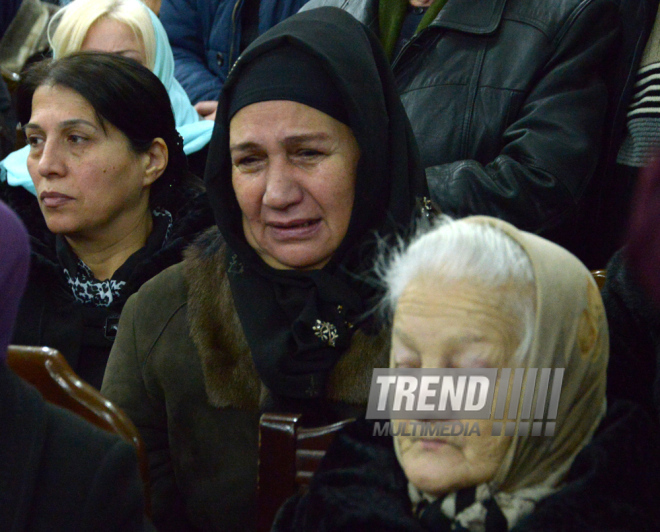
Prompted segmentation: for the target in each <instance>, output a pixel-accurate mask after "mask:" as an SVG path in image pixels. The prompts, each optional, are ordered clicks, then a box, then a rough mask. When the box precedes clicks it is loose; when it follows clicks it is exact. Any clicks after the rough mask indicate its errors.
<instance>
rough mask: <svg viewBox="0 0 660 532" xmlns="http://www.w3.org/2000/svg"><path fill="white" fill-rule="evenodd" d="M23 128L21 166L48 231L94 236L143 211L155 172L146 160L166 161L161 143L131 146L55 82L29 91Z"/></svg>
mask: <svg viewBox="0 0 660 532" xmlns="http://www.w3.org/2000/svg"><path fill="white" fill-rule="evenodd" d="M25 133H26V136H27V142H28V145H29V146H30V153H29V155H28V161H27V164H28V170H29V172H30V176H31V177H32V181H33V182H34V186H35V188H36V191H37V199H38V200H39V206H40V207H41V211H42V213H43V215H44V217H45V219H46V224H47V225H48V228H49V229H50V230H51V231H52V232H53V233H61V234H64V235H68V236H73V235H79V236H82V237H86V238H96V237H100V236H103V235H105V234H110V233H112V232H113V231H114V230H115V229H116V228H118V227H120V226H123V227H124V229H126V228H130V226H131V224H133V225H135V223H136V221H138V220H140V219H141V217H144V216H145V212H146V209H147V208H148V199H149V186H150V185H151V183H152V182H153V181H155V180H156V179H157V178H158V177H159V176H160V173H162V168H160V167H159V168H157V169H154V165H155V164H156V163H158V164H160V166H161V167H164V166H163V164H164V165H166V164H167V151H166V150H165V151H164V152H162V150H156V148H155V147H154V148H152V150H150V151H148V152H147V153H144V154H138V153H135V152H134V151H133V149H132V148H131V146H130V143H129V140H128V138H127V137H126V136H125V135H124V134H123V133H122V132H121V131H120V130H119V129H117V128H116V127H115V126H113V125H112V124H110V123H108V122H105V123H104V124H101V123H100V122H99V119H98V117H97V114H96V112H95V110H94V108H93V107H92V106H91V105H90V103H89V102H88V101H87V100H86V99H85V98H83V97H82V96H81V95H80V94H78V93H77V92H75V91H73V90H71V89H68V88H66V87H62V86H58V85H55V86H49V85H43V86H41V87H39V88H38V89H37V90H36V91H35V93H34V96H33V98H32V115H31V117H30V122H29V123H28V124H27V125H26V126H25ZM157 140H159V141H160V139H157ZM154 142H156V141H154ZM161 142H162V141H161ZM163 144H164V143H163ZM154 150H156V151H154ZM161 152H162V153H161ZM162 157H164V159H163V160H159V158H162Z"/></svg>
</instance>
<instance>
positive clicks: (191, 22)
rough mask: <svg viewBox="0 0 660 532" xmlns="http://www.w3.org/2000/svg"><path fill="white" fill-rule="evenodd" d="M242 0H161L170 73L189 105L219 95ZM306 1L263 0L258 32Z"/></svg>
mask: <svg viewBox="0 0 660 532" xmlns="http://www.w3.org/2000/svg"><path fill="white" fill-rule="evenodd" d="M245 1H246V0H163V3H162V6H161V10H160V19H161V21H162V22H163V26H165V30H167V35H168V37H169V39H170V44H171V45H172V51H173V52H174V62H175V68H174V76H175V77H176V79H177V80H178V81H179V83H181V85H182V86H183V88H184V90H185V91H186V92H187V93H188V96H189V97H190V100H191V101H192V103H193V104H194V103H197V102H199V101H202V100H217V99H218V95H219V94H220V89H221V88H222V84H223V83H224V81H225V79H226V78H227V74H228V73H229V69H230V68H231V65H233V64H234V61H236V59H237V58H238V56H239V54H240V49H239V48H240V41H241V22H240V21H241V10H242V8H243V5H244V4H245ZM251 1H254V0H251ZM306 2H307V0H262V1H261V4H260V6H259V35H261V34H262V33H263V32H265V31H266V30H267V29H269V28H270V27H272V26H274V25H275V24H277V23H278V22H280V21H282V20H284V19H285V18H287V17H289V16H291V15H293V14H294V13H296V12H297V11H298V10H299V9H300V8H301V7H302V6H303V5H304V4H305V3H306Z"/></svg>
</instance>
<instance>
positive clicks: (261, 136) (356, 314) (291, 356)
mask: <svg viewBox="0 0 660 532" xmlns="http://www.w3.org/2000/svg"><path fill="white" fill-rule="evenodd" d="M206 178H207V188H208V193H209V196H210V198H211V203H212V206H213V208H214V210H215V216H216V221H217V225H218V229H214V230H212V231H210V232H208V233H207V234H205V235H204V236H203V237H202V238H200V239H199V241H198V242H196V243H195V244H194V245H193V246H191V248H189V250H188V251H187V253H186V255H187V256H186V260H185V261H184V262H183V263H182V264H181V265H177V266H175V267H173V268H170V269H169V270H167V271H165V272H163V273H162V274H161V275H159V276H157V277H156V278H155V279H153V281H152V282H149V283H147V284H146V285H145V286H144V287H142V289H141V290H140V291H139V292H138V293H137V294H136V295H135V296H134V297H132V298H131V299H130V300H129V302H128V304H127V307H126V308H125V310H124V313H123V314H122V319H121V323H120V326H119V334H118V337H117V342H116V343H115V346H114V348H113V351H112V353H111V357H110V361H109V364H108V370H107V372H106V375H105V378H104V381H103V387H102V392H103V393H104V394H105V395H107V396H108V397H109V398H111V399H112V400H113V401H115V402H116V403H117V404H118V405H119V406H121V408H122V409H123V410H124V411H125V412H126V413H127V414H128V415H129V416H130V417H131V419H132V420H133V422H134V423H135V424H136V426H137V427H138V429H139V430H140V431H141V433H142V437H143V439H144V441H145V444H146V447H147V451H148V453H149V455H150V464H151V481H152V491H153V497H154V501H153V503H154V504H153V507H154V520H155V522H156V523H157V526H159V527H161V528H162V529H166V530H167V529H172V530H186V529H188V528H191V527H194V528H196V529H201V530H223V531H226V530H241V531H242V530H247V529H249V528H250V527H251V524H252V523H253V518H254V507H253V499H254V491H255V484H256V472H257V424H258V419H259V415H260V413H261V412H262V411H264V410H280V411H297V412H302V413H303V414H304V416H305V418H306V419H307V420H308V421H314V422H316V421H319V422H329V421H331V420H333V419H336V418H338V417H345V416H349V415H353V414H355V413H356V412H360V411H363V410H364V406H365V405H366V402H367V398H368V391H369V381H370V377H371V370H372V368H373V367H378V366H383V365H384V364H386V361H387V338H388V336H389V334H388V333H387V331H383V330H382V329H380V328H379V327H378V325H377V324H376V323H375V322H374V321H373V319H372V318H371V317H370V316H369V314H368V310H369V309H370V308H371V306H372V304H373V301H374V300H375V298H376V296H377V287H376V284H374V282H373V280H371V279H370V278H369V275H368V274H369V272H370V271H371V269H372V266H373V259H374V256H375V249H376V247H377V245H376V233H377V232H378V233H380V234H381V236H382V237H383V238H388V237H391V236H393V235H394V234H395V233H396V232H397V231H399V230H405V228H406V227H407V226H408V224H409V223H410V220H411V218H412V217H413V214H414V213H415V212H416V211H417V208H416V205H417V199H418V197H420V196H421V195H422V194H424V192H425V182H424V176H423V173H422V172H421V169H420V167H419V165H418V162H417V154H416V149H415V146H414V141H413V137H412V134H411V130H410V126H409V124H408V122H407V119H406V117H405V113H404V110H403V108H402V106H401V102H400V100H399V98H398V96H397V94H396V89H395V86H394V82H393V79H392V76H391V72H390V70H389V67H388V66H387V61H386V59H385V57H384V55H383V53H382V50H381V49H380V47H379V44H378V43H377V41H376V40H375V39H374V38H373V36H372V35H371V33H370V32H369V31H368V30H366V29H365V28H364V26H362V24H360V23H359V22H357V21H356V20H355V19H353V18H352V17H350V16H349V15H347V14H346V13H343V12H342V11H340V10H336V9H324V10H318V11H315V12H313V13H307V14H301V15H295V16H293V17H291V18H290V19H287V20H286V21H284V22H282V23H281V24H279V25H278V26H277V27H275V28H273V29H271V30H269V31H268V32H267V33H265V34H264V35H263V36H261V37H260V38H259V39H257V40H256V41H255V42H254V43H253V44H252V45H251V46H250V47H249V48H248V49H247V50H246V52H245V53H244V55H243V56H242V57H241V58H240V59H239V60H238V62H237V64H236V66H235V67H234V69H233V71H232V74H231V75H230V77H229V79H228V81H227V83H226V84H225V86H224V89H223V92H222V94H221V97H220V100H219V106H218V118H217V122H216V129H215V132H214V138H213V140H212V143H211V153H210V157H209V163H208V168H207V175H206ZM419 210H420V211H421V209H419Z"/></svg>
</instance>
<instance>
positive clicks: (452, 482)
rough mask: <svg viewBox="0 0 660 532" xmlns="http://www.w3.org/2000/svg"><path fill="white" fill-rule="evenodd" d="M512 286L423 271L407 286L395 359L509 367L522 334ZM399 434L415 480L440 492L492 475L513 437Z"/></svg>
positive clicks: (405, 363) (419, 364)
mask: <svg viewBox="0 0 660 532" xmlns="http://www.w3.org/2000/svg"><path fill="white" fill-rule="evenodd" d="M507 295H508V291H507V290H503V289H502V290H493V289H485V288H483V287H481V286H480V285H478V284H474V283H470V282H467V281H461V282H454V283H448V282H442V280H439V279H438V278H437V277H432V278H423V277H417V278H415V279H413V281H412V282H411V283H410V284H409V285H408V286H407V287H406V289H405V290H404V291H403V293H402V295H401V297H400V299H399V301H398V304H397V307H396V312H395V315H394V326H393V334H392V363H393V364H394V366H395V367H400V368H492V367H496V368H499V367H506V364H508V363H509V362H510V361H511V357H512V355H513V353H514V352H515V350H516V348H517V346H518V344H519V343H520V340H519V334H518V331H519V329H520V328H519V326H518V325H517V322H516V320H515V319H514V318H513V317H512V315H511V313H509V312H507V305H506V300H507ZM491 427H492V421H490V420H480V421H479V428H480V434H481V435H480V436H478V435H476V434H471V435H469V436H466V435H461V436H447V437H408V436H398V437H397V445H398V447H399V459H400V462H401V466H402V468H403V470H404V472H405V473H406V476H407V477H408V479H409V480H410V481H411V482H412V484H413V485H415V486H416V487H417V488H419V489H420V490H422V491H424V492H426V493H431V494H434V495H437V496H440V495H443V494H445V493H448V492H451V491H455V490H458V489H460V488H464V487H468V486H475V485H478V484H481V483H483V482H487V481H489V480H491V479H492V478H493V477H494V475H495V473H496V472H497V470H498V468H499V467H500V465H501V463H502V461H503V459H504V455H505V454H506V451H507V448H508V446H509V442H510V438H506V437H503V436H502V437H495V436H491V435H490V433H491Z"/></svg>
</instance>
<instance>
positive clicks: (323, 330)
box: [312, 320, 339, 347]
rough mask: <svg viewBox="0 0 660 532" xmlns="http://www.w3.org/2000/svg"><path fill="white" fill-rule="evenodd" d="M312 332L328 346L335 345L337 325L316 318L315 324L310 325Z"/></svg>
mask: <svg viewBox="0 0 660 532" xmlns="http://www.w3.org/2000/svg"><path fill="white" fill-rule="evenodd" d="M312 330H313V331H314V334H315V335H316V336H317V337H318V338H320V339H321V341H323V342H326V343H327V344H328V345H329V346H330V347H334V346H335V340H337V338H338V337H339V335H338V334H337V327H335V326H334V325H333V324H332V323H328V322H327V321H321V320H316V325H314V327H312Z"/></svg>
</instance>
